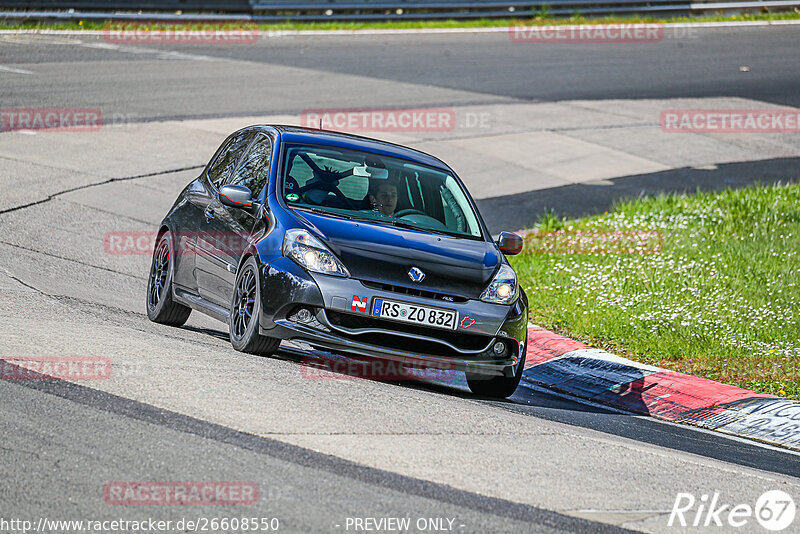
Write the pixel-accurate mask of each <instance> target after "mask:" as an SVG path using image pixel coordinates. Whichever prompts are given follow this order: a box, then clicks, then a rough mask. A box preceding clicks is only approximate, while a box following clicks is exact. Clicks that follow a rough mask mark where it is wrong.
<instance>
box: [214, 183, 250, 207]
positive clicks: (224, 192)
mask: <svg viewBox="0 0 800 534" xmlns="http://www.w3.org/2000/svg"><path fill="white" fill-rule="evenodd" d="M218 196H219V201H220V202H221V203H222V205H223V206H228V207H230V208H239V209H243V210H247V211H252V210H253V207H254V206H255V201H254V200H253V193H252V192H251V191H250V189H248V188H246V187H245V186H243V185H223V186H222V187H221V188H220V190H219V195H218Z"/></svg>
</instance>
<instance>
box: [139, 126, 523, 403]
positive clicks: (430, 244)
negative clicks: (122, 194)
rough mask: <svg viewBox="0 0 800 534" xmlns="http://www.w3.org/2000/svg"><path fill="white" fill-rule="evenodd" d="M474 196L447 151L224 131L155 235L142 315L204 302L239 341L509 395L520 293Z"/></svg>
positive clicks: (515, 370) (171, 319)
mask: <svg viewBox="0 0 800 534" xmlns="http://www.w3.org/2000/svg"><path fill="white" fill-rule="evenodd" d="M521 248H522V239H521V238H520V237H519V236H517V235H515V234H511V233H505V232H504V233H502V234H501V235H500V238H499V240H498V241H497V242H495V241H493V239H492V238H491V236H490V235H489V232H488V231H487V228H486V225H485V223H484V222H483V220H482V218H481V216H480V214H479V212H478V210H477V208H476V206H475V202H474V201H473V199H472V198H471V197H470V195H469V194H468V193H467V191H466V189H465V188H464V185H463V184H462V183H461V181H460V180H459V178H458V177H457V176H456V174H455V173H454V172H453V171H452V170H451V169H450V168H449V167H448V166H447V165H445V164H444V163H443V162H441V161H440V160H438V159H436V158H434V157H432V156H430V155H428V154H424V153H422V152H418V151H416V150H412V149H409V148H405V147H402V146H398V145H394V144H390V143H386V142H383V141H378V140H374V139H367V138H363V137H357V136H352V135H346V134H341V133H334V132H328V131H322V130H311V129H303V128H298V127H292V126H252V127H248V128H245V129H242V130H239V131H237V132H235V133H234V134H232V135H231V136H230V137H228V138H227V139H226V140H225V142H224V143H223V144H222V146H221V147H220V148H219V150H217V153H216V154H215V155H214V157H213V158H211V161H210V163H209V164H208V165H207V166H206V168H205V169H204V170H203V172H202V174H201V175H200V176H199V177H198V178H197V179H196V180H194V181H193V182H191V183H190V184H189V185H188V186H186V188H185V189H184V190H183V192H181V194H180V196H179V197H178V199H177V201H176V202H175V204H174V205H173V207H172V208H171V209H170V211H169V213H168V214H167V216H166V217H165V218H164V221H163V223H162V224H161V227H160V229H159V233H158V238H157V240H156V245H155V250H154V254H153V262H152V267H151V271H150V276H149V282H148V289H147V314H148V317H149V318H150V319H151V320H152V321H155V322H158V323H162V324H167V325H173V326H178V325H181V324H183V323H184V322H186V320H187V318H188V317H189V314H190V313H191V310H193V309H194V310H197V311H199V312H201V313H205V314H208V315H210V316H212V317H214V318H216V319H219V320H221V321H224V322H226V323H228V327H229V331H230V340H231V343H232V344H233V347H234V348H235V349H236V350H239V351H244V352H249V353H257V354H263V355H269V354H271V353H273V352H274V351H276V350H277V349H278V346H279V344H280V341H281V340H295V341H301V342H304V343H305V344H307V345H310V346H312V347H316V348H320V349H324V350H328V351H333V352H336V353H345V354H353V355H358V356H367V357H373V358H383V359H389V360H394V361H397V362H402V363H403V365H407V366H410V367H415V368H425V367H435V368H439V369H441V368H452V369H458V370H463V371H465V372H466V377H467V382H468V384H469V386H470V388H471V389H472V391H473V392H475V393H477V394H481V395H488V396H496V397H507V396H509V395H511V394H512V393H513V392H514V390H515V389H516V387H517V385H518V383H519V380H520V376H521V374H522V369H523V366H524V362H525V349H526V341H527V339H526V335H527V314H528V301H527V297H526V295H525V293H524V291H523V290H522V288H520V287H519V284H518V283H517V276H516V273H515V272H514V270H513V269H512V268H511V267H510V265H509V264H508V262H507V261H506V259H505V256H504V254H517V253H519V252H520V250H521Z"/></svg>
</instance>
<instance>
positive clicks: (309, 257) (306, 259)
mask: <svg viewBox="0 0 800 534" xmlns="http://www.w3.org/2000/svg"><path fill="white" fill-rule="evenodd" d="M283 254H284V256H288V257H290V258H292V259H293V260H294V261H295V262H297V264H298V265H300V266H301V267H303V268H304V269H306V270H307V271H312V272H315V273H322V274H332V275H335V276H350V273H349V272H348V270H347V268H345V266H344V265H342V262H340V261H339V259H338V258H337V257H336V256H334V255H333V252H331V251H330V250H328V247H326V246H325V245H323V244H322V243H321V242H320V240H319V239H317V238H316V237H314V236H313V235H311V234H310V233H308V232H307V231H305V230H300V229H298V228H295V229H293V230H288V231H287V232H286V235H284V237H283Z"/></svg>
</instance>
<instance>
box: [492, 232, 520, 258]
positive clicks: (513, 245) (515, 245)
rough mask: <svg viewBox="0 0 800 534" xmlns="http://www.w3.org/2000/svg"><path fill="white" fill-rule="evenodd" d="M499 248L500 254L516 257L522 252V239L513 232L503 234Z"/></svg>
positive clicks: (498, 241) (499, 240)
mask: <svg viewBox="0 0 800 534" xmlns="http://www.w3.org/2000/svg"><path fill="white" fill-rule="evenodd" d="M497 246H498V247H500V252H502V253H503V254H506V255H507V256H514V255H516V254H519V253H520V252H522V238H521V237H520V236H518V235H517V234H513V233H511V232H501V233H500V239H498V240H497Z"/></svg>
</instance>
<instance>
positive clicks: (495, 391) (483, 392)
mask: <svg viewBox="0 0 800 534" xmlns="http://www.w3.org/2000/svg"><path fill="white" fill-rule="evenodd" d="M524 368H525V355H523V356H522V359H521V360H520V362H519V365H517V372H516V373H514V376H492V377H488V376H486V375H479V374H471V373H467V385H468V386H469V389H470V391H472V392H473V393H474V394H475V395H480V396H482V397H494V398H496V399H507V398H508V397H510V396H511V395H513V394H514V392H515V391H516V390H517V386H519V381H520V379H521V378H522V371H523V370H524Z"/></svg>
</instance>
